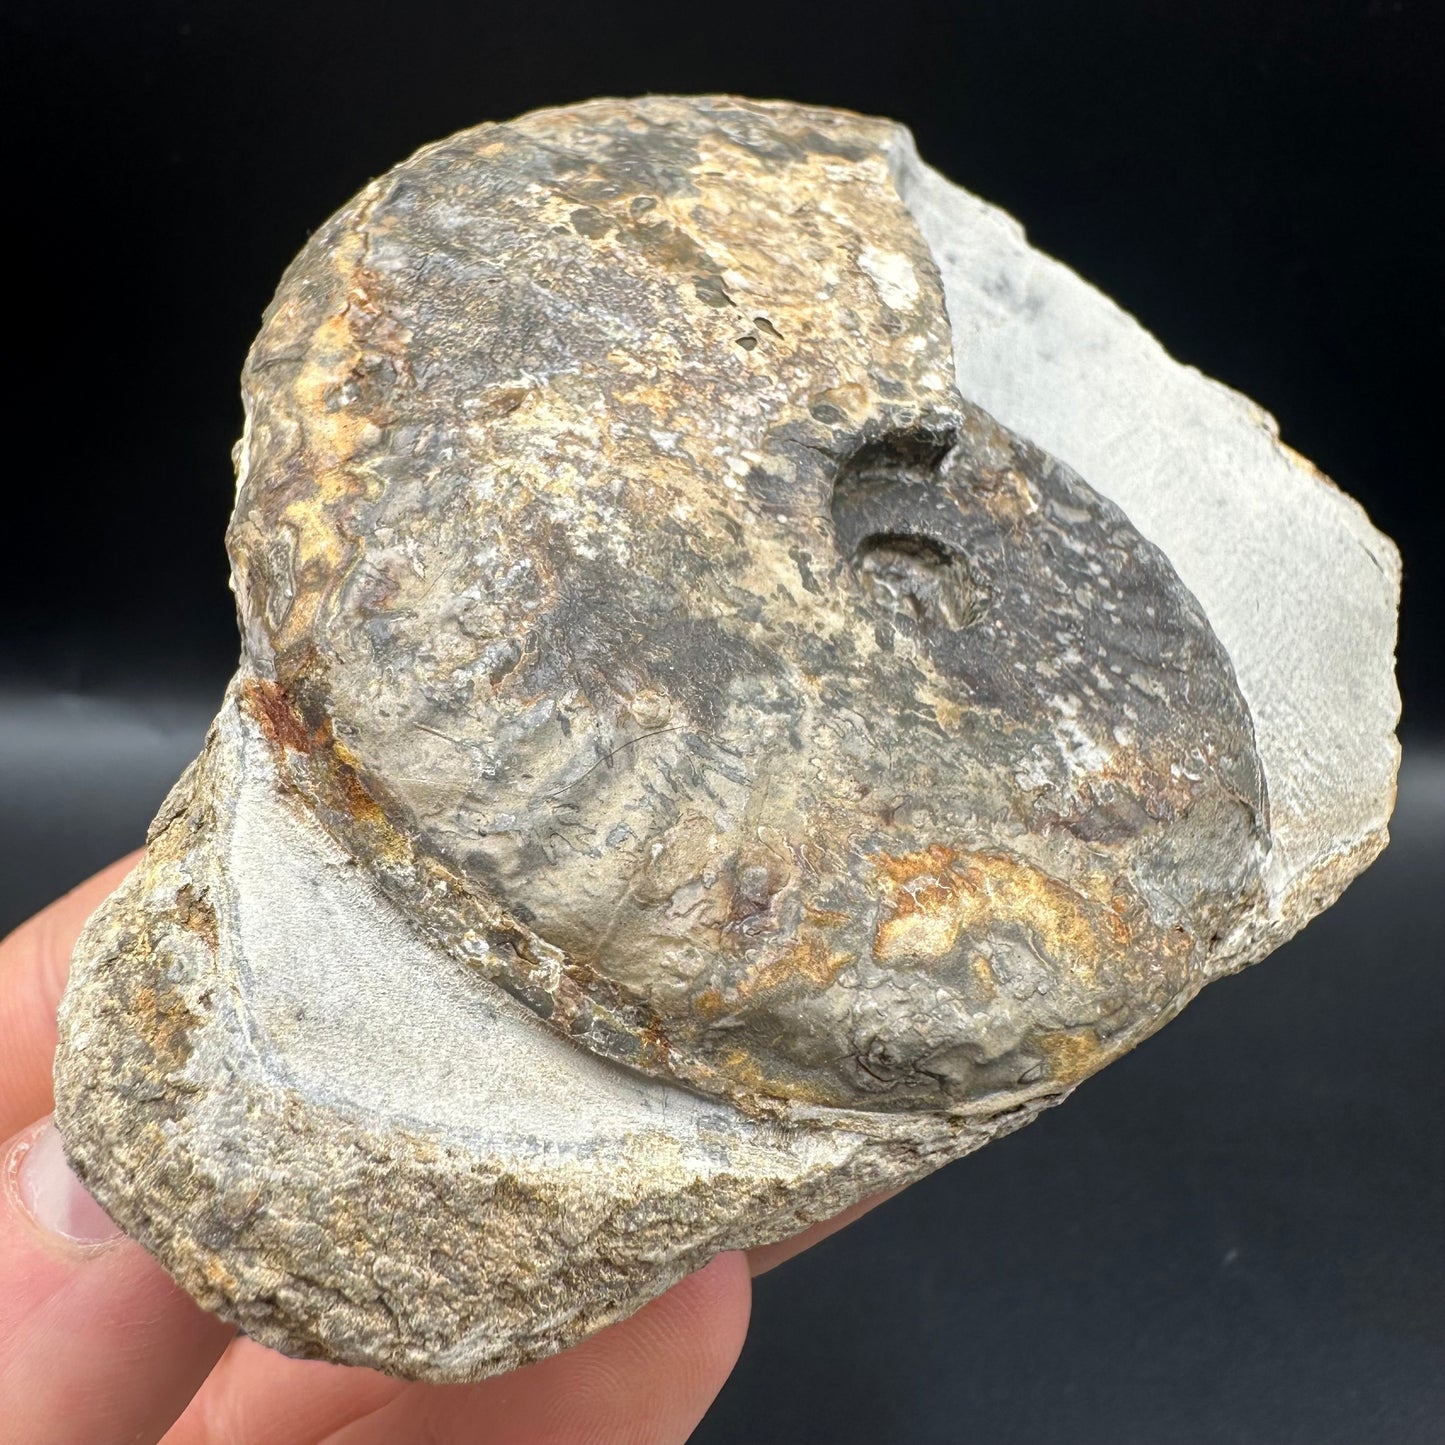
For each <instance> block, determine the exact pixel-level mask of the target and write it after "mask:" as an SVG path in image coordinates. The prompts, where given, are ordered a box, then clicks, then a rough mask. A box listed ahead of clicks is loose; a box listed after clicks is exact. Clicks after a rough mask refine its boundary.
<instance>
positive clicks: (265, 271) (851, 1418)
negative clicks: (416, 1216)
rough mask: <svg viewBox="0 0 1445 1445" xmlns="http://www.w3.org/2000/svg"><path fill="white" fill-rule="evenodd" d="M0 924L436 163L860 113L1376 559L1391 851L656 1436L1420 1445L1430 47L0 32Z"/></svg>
mask: <svg viewBox="0 0 1445 1445" xmlns="http://www.w3.org/2000/svg"><path fill="white" fill-rule="evenodd" d="M0 41H3V47H4V52H5V60H4V66H5V71H6V74H5V93H6V97H7V105H8V109H9V112H10V114H9V124H8V127H7V131H6V136H7V140H8V145H7V147H6V177H5V180H6V184H5V195H6V200H7V213H8V224H7V231H8V238H9V240H10V242H11V245H12V248H15V247H18V252H17V251H16V250H12V259H11V261H10V262H9V263H8V269H9V274H8V277H7V281H8V284H7V286H6V288H5V301H4V316H5V320H6V327H5V329H6V333H7V336H6V345H5V348H4V352H5V365H6V368H7V371H8V373H9V381H8V386H7V402H8V405H7V418H6V441H7V448H6V464H7V465H6V477H5V483H4V487H5V498H6V507H5V512H4V515H3V529H4V531H3V538H4V543H3V545H4V553H3V556H4V561H3V570H0V578H3V583H0V585H3V588H4V596H5V601H4V608H3V612H0V808H3V810H4V812H3V815H0V823H3V826H4V831H3V833H0V837H3V838H4V842H3V843H0V848H3V849H4V863H5V868H4V870H3V871H4V878H3V882H0V926H6V925H9V924H11V923H13V922H15V921H17V920H18V919H19V918H20V917H21V916H23V915H24V913H25V912H27V911H29V910H30V909H31V908H33V907H35V906H38V905H39V904H40V903H42V902H44V901H45V899H46V898H47V896H49V895H50V894H51V893H53V892H54V891H56V890H57V889H59V888H60V887H62V886H65V885H67V884H69V883H71V882H74V881H75V880H76V879H77V878H78V877H79V876H81V875H82V874H83V873H84V872H86V871H88V870H89V869H90V868H92V867H94V866H98V865H99V864H100V863H101V862H104V861H106V859H107V858H108V856H110V855H111V854H113V853H114V852H117V851H120V850H121V849H122V848H123V847H126V846H133V844H134V843H135V842H136V841H138V838H139V831H140V829H141V828H142V826H143V824H144V822H145V820H146V818H147V817H148V816H149V814H150V812H151V811H152V810H153V809H154V807H155V804H156V803H157V801H158V800H159V797H160V794H161V792H162V791H163V789H164V787H165V785H166V783H167V782H168V781H169V780H170V778H171V777H172V776H173V775H174V773H175V771H177V770H178V769H179V767H180V765H181V764H182V763H183V762H184V760H185V758H186V756H188V754H189V751H190V750H192V749H193V748H194V746H195V744H196V742H197V740H198V737H199V729H200V727H201V726H202V725H203V721H204V714H205V709H206V708H207V707H209V706H212V705H213V704H214V702H215V700H216V699H217V698H218V696H219V693H220V689H221V687H222V685H223V684H224V681H225V679H226V677H227V675H228V674H229V672H230V670H231V668H232V667H233V665H234V660H235V655H236V642H235V631H234V617H233V614H232V609H231V602H230V597H229V594H228V592H227V590H226V564H225V557H224V553H223V550H222V545H221V535H222V530H223V527H224V524H225V519H226V515H227V511H228V508H229V505H230V499H231V485H232V478H231V471H230V461H229V448H230V445H231V442H232V440H233V439H234V437H235V436H236V434H237V433H238V431H239V429H240V406H239V401H238V397H237V386H236V378H237V373H238V371H239V367H240V363H241V359H242V356H243V355H244V352H245V348H246V346H247V344H248V343H249V341H250V338H251V336H252V334H253V333H254V331H255V328H256V325H257V322H258V320H259V317H260V312H261V309H262V307H263V306H264V305H265V303H266V301H267V299H268V298H269V295H270V293H271V290H272V289H273V287H274V286H275V284H276V281H277V279H278V278H279V275H280V272H281V270H282V268H283V267H284V265H285V264H286V262H287V261H288V260H289V259H290V258H291V256H292V255H293V254H294V253H295V251H296V250H297V249H298V248H299V247H300V245H301V244H302V242H303V241H304V240H305V238H306V236H307V234H308V232H309V231H310V230H312V229H314V228H315V227H316V226H317V225H318V224H319V223H320V222H321V221H322V220H323V219H324V218H325V216H326V215H327V214H328V213H329V212H330V211H331V210H333V209H334V208H335V207H336V206H338V205H340V204H341V203H342V202H343V201H345V200H346V199H347V198H348V197H349V196H350V195H351V194H352V192H354V191H355V190H356V189H357V188H358V187H359V186H360V185H361V184H362V183H363V182H364V181H365V180H367V179H368V178H369V177H370V176H372V175H375V174H377V173H379V172H380V171H382V170H384V169H386V168H387V167H388V166H390V165H391V164H393V163H394V162H395V161H397V160H399V159H400V158H402V157H403V156H404V155H406V154H407V153H409V152H410V151H411V150H412V149H414V148H415V147H416V146H418V145H420V144H422V143H424V142H426V141H428V140H431V139H434V138H436V137H438V136H440V135H443V134H445V133H447V132H449V131H451V130H454V129H457V128H459V127H461V126H465V125H470V124H474V123H476V122H477V121H480V120H484V119H503V118H506V117H507V116H510V115H512V114H515V113H516V112H519V111H522V110H525V109H529V108H531V107H534V106H537V105H544V104H554V103H563V102H567V101H571V100H577V99H582V98H586V97H588V96H591V95H596V94H607V93H611V94H631V93H636V92H640V91H645V90H676V91H702V90H731V91H735V92H739V93H743V94H751V95H758V96H785V97H789V98H793V99H800V100H809V101H816V102H823V103H830V104H838V105H844V106H848V107H851V108H854V109H859V110H865V111H872V112H877V113H883V114H890V115H894V116H896V117H898V118H900V119H902V120H905V121H907V122H908V123H909V124H910V125H911V126H912V127H913V129H914V131H915V133H916V135H917V137H918V140H919V145H920V148H921V149H922V151H923V154H924V155H925V157H926V158H927V159H929V160H931V161H932V162H933V163H934V164H936V165H938V166H940V167H941V168H942V169H943V170H944V171H945V172H946V173H948V174H950V175H952V176H954V177H955V178H956V179H958V180H960V181H962V182H963V183H964V184H966V185H967V186H969V187H970V188H971V189H973V190H975V191H977V192H978V193H979V194H981V195H983V196H985V197H986V198H988V199H990V200H993V201H995V202H998V203H1000V204H1002V205H1003V206H1004V207H1005V208H1006V209H1008V210H1010V211H1011V212H1013V213H1014V214H1015V215H1016V216H1018V217H1019V218H1020V219H1021V220H1022V221H1023V222H1024V223H1025V224H1026V226H1027V227H1028V230H1029V232H1030V235H1031V238H1032V239H1033V240H1034V242H1035V243H1036V244H1038V245H1039V246H1041V247H1042V248H1044V249H1045V250H1047V251H1050V252H1052V253H1054V254H1056V255H1058V256H1059V257H1061V258H1062V259H1064V260H1065V261H1067V262H1068V263H1069V264H1070V265H1072V266H1073V267H1074V268H1075V269H1076V270H1078V271H1080V272H1081V273H1082V274H1083V275H1085V276H1086V277H1088V278H1089V279H1090V280H1092V281H1094V282H1095V283H1097V284H1098V285H1100V286H1101V287H1102V288H1103V289H1104V290H1106V291H1108V292H1109V293H1111V294H1112V295H1114V296H1115V297H1116V298H1117V299H1118V300H1119V301H1120V302H1121V303H1122V304H1123V305H1124V306H1125V307H1126V308H1127V309H1128V310H1130V311H1132V312H1134V313H1135V314H1136V315H1137V316H1139V317H1140V319H1141V320H1142V321H1143V322H1144V324H1145V325H1146V326H1148V327H1149V328H1150V329H1151V330H1152V331H1154V332H1155V334H1156V335H1158V336H1159V337H1160V339H1161V340H1162V341H1163V342H1164V344H1165V345H1166V346H1167V347H1168V348H1169V349H1170V350H1171V351H1172V352H1173V353H1174V354H1175V355H1177V356H1179V357H1180V358H1181V359H1183V360H1185V361H1188V362H1191V363H1193V364H1195V365H1197V366H1199V367H1200V368H1201V369H1202V370H1204V371H1206V372H1208V373H1210V374H1212V375H1215V376H1218V377H1220V378H1221V379H1222V380H1224V381H1226V382H1228V383H1229V384H1231V385H1233V386H1235V387H1237V388H1239V389H1240V390H1242V391H1244V392H1246V393H1248V394H1250V395H1252V396H1253V397H1255V398H1256V399H1257V400H1258V401H1259V402H1261V403H1262V404H1263V405H1264V406H1266V407H1267V408H1268V409H1269V410H1270V411H1272V412H1273V413H1274V414H1275V415H1276V416H1277V417H1278V418H1279V421H1280V426H1281V430H1282V433H1283V436H1284V438H1285V440H1286V441H1288V442H1289V443H1290V444H1291V445H1292V446H1294V447H1295V448H1296V449H1297V450H1299V451H1301V452H1303V453H1304V454H1306V455H1307V456H1310V457H1311V458H1312V459H1313V460H1315V461H1316V462H1317V463H1318V464H1319V465H1320V466H1321V467H1322V468H1323V469H1324V470H1325V471H1326V472H1327V473H1329V474H1330V475H1332V476H1333V477H1335V478H1336V479H1337V480H1338V481H1339V482H1340V483H1341V485H1343V486H1344V487H1346V489H1347V490H1349V491H1351V492H1352V493H1353V494H1354V495H1356V496H1357V497H1358V498H1359V499H1360V500H1361V501H1362V502H1363V503H1364V504H1365V505H1366V507H1367V508H1368V509H1369V511H1370V513H1371V515H1372V516H1373V518H1374V519H1375V521H1376V522H1377V523H1378V524H1379V525H1380V526H1381V527H1382V528H1383V529H1384V530H1386V531H1388V532H1389V533H1391V534H1392V535H1393V536H1394V537H1395V539H1396V540H1397V542H1398V543H1399V544H1400V546H1401V549H1402V552H1403V554H1404V559H1405V607H1404V612H1403V617H1402V634H1401V654H1400V677H1401V688H1402V692H1403V695H1404V699H1405V715H1404V722H1403V728H1402V735H1403V736H1404V738H1405V740H1406V769H1405V772H1404V775H1403V778H1402V785H1401V811H1400V816H1399V819H1398V826H1397V829H1396V843H1395V845H1394V847H1392V849H1391V851H1390V853H1389V854H1387V856H1386V858H1385V860H1383V861H1382V862H1381V864H1379V865H1378V866H1377V867H1376V869H1375V870H1373V871H1372V872H1371V874H1369V875H1368V876H1367V877H1366V878H1365V879H1364V880H1363V881H1362V882H1361V883H1359V884H1358V885H1357V886H1356V887H1355V889H1353V890H1352V891H1351V893H1350V894H1349V895H1348V896H1347V897H1346V899H1345V901H1344V902H1343V903H1342V904H1341V905H1340V907H1339V908H1338V909H1337V910H1336V911H1334V912H1332V913H1331V914H1330V915H1329V916H1328V917H1327V918H1326V919H1323V920H1321V921H1320V922H1319V923H1317V924H1315V925H1314V926H1313V927H1312V928H1311V929H1310V930H1309V932H1308V933H1307V934H1306V935H1305V936H1304V937H1302V938H1301V939H1300V940H1298V941H1297V942H1296V943H1294V944H1291V945H1289V946H1288V947H1287V948H1286V949H1285V950H1283V951H1282V952H1281V954H1280V955H1279V956H1278V957H1277V958H1276V959H1275V960H1274V961H1272V962H1271V963H1270V964H1269V965H1268V966H1267V967H1266V968H1263V969H1260V970H1256V971H1254V972H1251V973H1249V974H1247V975H1245V976H1244V978H1242V979H1239V980H1235V981H1230V982H1227V983H1224V984H1221V985H1219V986H1218V987H1217V988H1216V989H1214V990H1212V991H1211V993H1210V994H1209V995H1206V997H1205V998H1204V999H1202V1000H1201V1001H1200V1002H1199V1003H1197V1004H1196V1005H1194V1006H1193V1007H1192V1008H1191V1010H1190V1012H1189V1014H1188V1015H1186V1016H1185V1018H1183V1019H1182V1020H1180V1021H1179V1022H1177V1023H1175V1024H1173V1025H1171V1027H1170V1029H1169V1030H1168V1031H1166V1033H1164V1034H1163V1035H1161V1036H1160V1037H1159V1038H1158V1039H1156V1040H1153V1041H1151V1042H1150V1043H1149V1044H1148V1045H1146V1046H1145V1047H1144V1048H1143V1049H1141V1050H1139V1051H1138V1052H1137V1053H1136V1054H1135V1055H1133V1056H1131V1057H1130V1058H1129V1059H1126V1060H1125V1061H1123V1062H1122V1063H1121V1064H1119V1065H1116V1066H1115V1067H1114V1068H1113V1069H1111V1070H1110V1071H1109V1072H1108V1073H1107V1074H1105V1075H1104V1076H1102V1077H1101V1078H1100V1079H1098V1080H1096V1081H1093V1082H1091V1083H1090V1084H1089V1085H1088V1086H1086V1088H1085V1089H1084V1090H1083V1091H1082V1092H1081V1094H1080V1096H1079V1097H1078V1098H1077V1099H1076V1100H1074V1101H1073V1102H1071V1103H1070V1104H1069V1105H1068V1107H1067V1108H1066V1109H1064V1110H1061V1111H1058V1112H1057V1113H1056V1114H1054V1115H1053V1116H1051V1117H1049V1118H1046V1119H1045V1120H1043V1121H1042V1122H1041V1123H1039V1124H1038V1125H1036V1126H1034V1127H1033V1128H1032V1129H1030V1130H1028V1131H1026V1132H1025V1133H1024V1134H1023V1135H1020V1136H1018V1137H1017V1138H1015V1139H1012V1140H1009V1141H1006V1142H1004V1143H1002V1144H1000V1145H997V1146H995V1147H994V1148H991V1149H989V1150H987V1151H985V1152H984V1153H983V1154H982V1155H980V1156H978V1157H977V1158H975V1159H973V1160H970V1161H966V1162H964V1163H962V1164H959V1165H956V1166H954V1167H952V1168H950V1169H948V1170H946V1171H944V1173H943V1174H941V1175H939V1176H936V1177H935V1178H933V1179H931V1180H929V1181H926V1182H925V1183H924V1184H922V1185H920V1186H918V1187H917V1188H915V1189H914V1190H912V1191H910V1193H909V1194H908V1195H907V1196H905V1197H904V1198H903V1199H901V1200H899V1201H897V1202H895V1203H894V1204H892V1205H890V1206H889V1207H888V1208H887V1209H885V1210H883V1211H881V1212H880V1213H878V1214H877V1215H875V1216H873V1217H871V1218H870V1219H868V1220H866V1221H865V1222H863V1223H862V1224H860V1225H858V1226H856V1227H855V1228H854V1229H852V1230H850V1231H848V1232H847V1233H846V1234H845V1235H843V1236H841V1237H839V1238H838V1239H836V1240H834V1241H831V1242H829V1243H828V1244H826V1245H824V1246H823V1247H821V1248H820V1249H818V1250H817V1251H815V1252H814V1254H813V1255H811V1256H809V1257H807V1258H806V1259H803V1260H800V1261H798V1262H796V1263H794V1264H793V1265H790V1266H788V1267H787V1268H786V1269H785V1270H783V1271H780V1272H779V1273H777V1274H776V1275H774V1276H770V1277H769V1278H768V1279H767V1280H764V1281H763V1282H761V1283H760V1285H759V1288H758V1291H757V1305H756V1318H755V1326H754V1331H753V1335H752V1337H751V1339H750V1343H749V1346H748V1350H747V1352H746V1354H745V1357H744V1360H743V1363H742V1365H741V1366H740V1368H739V1371H738V1373H737V1375H736V1377H735V1378H734V1381H733V1382H732V1383H731V1384H730V1385H729V1387H728V1388H727V1390H725V1391H724V1394H723V1396H722V1397H721V1399H720V1400H719V1402H718V1405H717V1406H716V1407H715V1409H714V1411H713V1413H712V1415H711V1416H710V1417H709V1420H708V1421H707V1422H706V1423H705V1424H704V1426H703V1428H702V1430H701V1431H700V1433H699V1436H698V1438H699V1440H700V1441H704V1442H712V1445H721V1442H724V1441H728V1442H733V1441H750V1442H759V1445H766V1442H773V1441H777V1442H784V1441H787V1442H812V1441H816V1442H839V1445H842V1442H845V1441H852V1440H859V1441H863V1440H870V1441H879V1440H881V1441H895V1440H897V1441H905V1440H906V1441H918V1442H933V1441H938V1442H945V1441H946V1442H952V1441H965V1440H966V1441H979V1442H1004V1441H1008V1442H1014V1441H1017V1442H1022V1445H1035V1442H1037V1445H1042V1442H1050V1441H1055V1440H1058V1441H1063V1440H1069V1441H1095V1440H1097V1441H1150V1442H1166V1441H1182V1442H1187V1441H1199V1442H1211V1441H1300V1442H1305V1441H1309V1442H1326V1441H1339V1442H1351V1445H1353V1442H1381V1445H1384V1442H1423V1441H1439V1440H1442V1439H1445V1425H1442V1423H1441V1422H1442V1421H1445V1372H1442V1363H1441V1361H1442V1351H1445V1321H1442V1314H1441V1291H1442V1287H1445V1262H1442V1232H1445V1219H1442V1212H1445V1203H1442V1200H1445V1181H1442V1164H1441V1158H1442V1150H1441V1142H1442V1141H1441V1117H1442V1109H1441V1104H1442V1094H1445V1088H1442V1072H1441V1062H1440V1054H1441V1042H1442V1039H1441V1016H1442V1012H1445V1008H1442V988H1441V981H1440V980H1441V969H1440V958H1439V955H1440V941H1441V933H1440V928H1439V925H1438V921H1437V919H1436V914H1435V908H1434V906H1433V905H1434V897H1433V895H1437V894H1438V892H1439V884H1440V881H1441V879H1442V878H1445V847H1442V838H1445V752H1442V751H1441V750H1440V747H1439V744H1440V742H1441V740H1442V737H1445V684H1442V672H1445V669H1442V667H1441V666H1440V645H1439V640H1438V639H1439V634H1440V629H1441V626H1442V623H1445V610H1442V586H1441V575H1440V574H1441V570H1442V565H1445V507H1442V504H1441V501H1440V498H1439V495H1438V480H1437V479H1438V477H1439V474H1440V463H1439V461H1438V459H1437V441H1436V438H1437V435H1438V431H1439V420H1440V415H1441V410H1442V396H1445V387H1442V382H1445V367H1442V362H1441V357H1442V352H1445V101H1442V98H1441V97H1442V95H1445V6H1442V5H1440V4H1438V3H1427V4H1419V3H1411V0H1352V3H1322V0H1308V3H1296V0H1250V3H1245V0H1237V3H1223V0H1220V3H1198V4H1189V3H1181V0H1157V3H1149V0H1108V3H1069V0H1049V3H1043V0H1038V3H1031V0H1012V3H1010V0H993V3H983V4H952V5H945V4H936V5H903V4H888V5H882V6H877V7H874V6H865V5H859V6H856V7H853V8H846V7H843V6H836V5H835V6H831V7H829V6H824V5H798V4H784V3H778V0H774V3H767V4H753V3H742V0H740V3H735V4H729V5H726V6H724V7H721V8H716V7H711V6H705V5H696V6H685V5H679V4H677V3H670V4H632V5H625V6H624V5H617V4H613V5H609V4H606V3H600V0H599V3H595V4H593V5H590V6H580V5H558V4H530V5H523V4H516V3H507V4H498V5H488V4H471V5H460V4H458V5H444V4H439V3H434V0H412V3H409V4H385V3H381V0H356V3H350V4H348V3H344V0H339V3H331V4H315V3H289V4H281V3H271V0H252V3H248V4H244V5H221V4H211V5H202V4H181V3H162V0H134V3H129V4H117V3H114V0H109V3H89V4H86V3H76V0H68V3H64V0H51V3H46V4H31V3H16V0H10V3H9V4H8V5H7V6H6V8H5V9H4V11H3V13H0Z"/></svg>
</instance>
